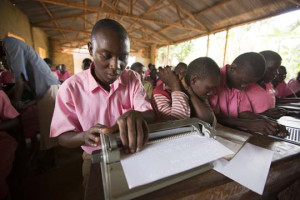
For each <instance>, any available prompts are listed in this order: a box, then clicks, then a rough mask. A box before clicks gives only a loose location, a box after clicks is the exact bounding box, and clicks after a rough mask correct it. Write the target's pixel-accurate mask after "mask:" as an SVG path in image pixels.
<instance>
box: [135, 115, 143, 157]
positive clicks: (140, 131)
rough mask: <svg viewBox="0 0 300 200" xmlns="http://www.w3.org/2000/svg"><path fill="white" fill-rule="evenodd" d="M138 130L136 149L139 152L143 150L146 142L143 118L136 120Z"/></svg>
mask: <svg viewBox="0 0 300 200" xmlns="http://www.w3.org/2000/svg"><path fill="white" fill-rule="evenodd" d="M136 131H137V147H136V151H137V152H139V151H141V150H142V147H143V144H144V133H143V122H142V120H141V119H137V120H136Z"/></svg>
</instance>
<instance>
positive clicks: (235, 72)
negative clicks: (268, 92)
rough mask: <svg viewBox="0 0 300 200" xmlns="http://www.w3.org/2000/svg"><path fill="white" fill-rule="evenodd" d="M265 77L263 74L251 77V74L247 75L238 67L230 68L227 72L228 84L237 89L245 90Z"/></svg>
mask: <svg viewBox="0 0 300 200" xmlns="http://www.w3.org/2000/svg"><path fill="white" fill-rule="evenodd" d="M262 77H263V74H262V75H261V76H259V77H254V76H250V75H249V73H245V72H244V71H243V70H240V69H238V68H236V67H232V66H230V68H229V70H228V71H227V82H228V83H229V85H230V86H231V87H233V88H235V89H238V90H243V89H244V88H246V87H247V86H248V85H249V84H250V83H255V82H257V81H258V80H260V79H261V78H262Z"/></svg>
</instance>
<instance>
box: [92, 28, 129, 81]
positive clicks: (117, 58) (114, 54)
mask: <svg viewBox="0 0 300 200" xmlns="http://www.w3.org/2000/svg"><path fill="white" fill-rule="evenodd" d="M88 47H89V52H90V55H91V56H92V57H93V59H94V64H95V75H96V77H97V79H98V81H100V83H101V85H103V86H107V87H108V86H109V85H110V84H112V83H113V82H114V81H115V80H116V79H117V78H118V77H119V76H120V74H121V72H122V70H124V69H125V67H126V65H127V62H128V55H129V50H130V49H129V48H130V44H129V39H128V37H127V38H123V37H121V36H120V34H118V33H116V32H113V31H110V30H102V31H98V32H96V33H95V34H94V39H93V40H92V42H91V43H88Z"/></svg>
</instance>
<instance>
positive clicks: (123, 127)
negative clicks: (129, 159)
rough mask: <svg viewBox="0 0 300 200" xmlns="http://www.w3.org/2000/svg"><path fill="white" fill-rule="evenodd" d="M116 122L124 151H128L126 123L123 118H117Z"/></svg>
mask: <svg viewBox="0 0 300 200" xmlns="http://www.w3.org/2000/svg"><path fill="white" fill-rule="evenodd" d="M117 124H118V126H119V132H120V138H121V141H122V144H123V149H124V151H125V153H129V152H128V136H127V124H126V123H125V120H124V119H118V121H117Z"/></svg>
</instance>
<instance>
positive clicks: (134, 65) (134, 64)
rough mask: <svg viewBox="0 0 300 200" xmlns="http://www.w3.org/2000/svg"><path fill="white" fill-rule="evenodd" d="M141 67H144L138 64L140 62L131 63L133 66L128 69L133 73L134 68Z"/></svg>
mask: <svg viewBox="0 0 300 200" xmlns="http://www.w3.org/2000/svg"><path fill="white" fill-rule="evenodd" d="M143 66H144V65H143V64H142V63H140V62H135V63H133V64H132V65H131V67H130V69H131V70H133V71H135V70H136V68H138V67H143Z"/></svg>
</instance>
